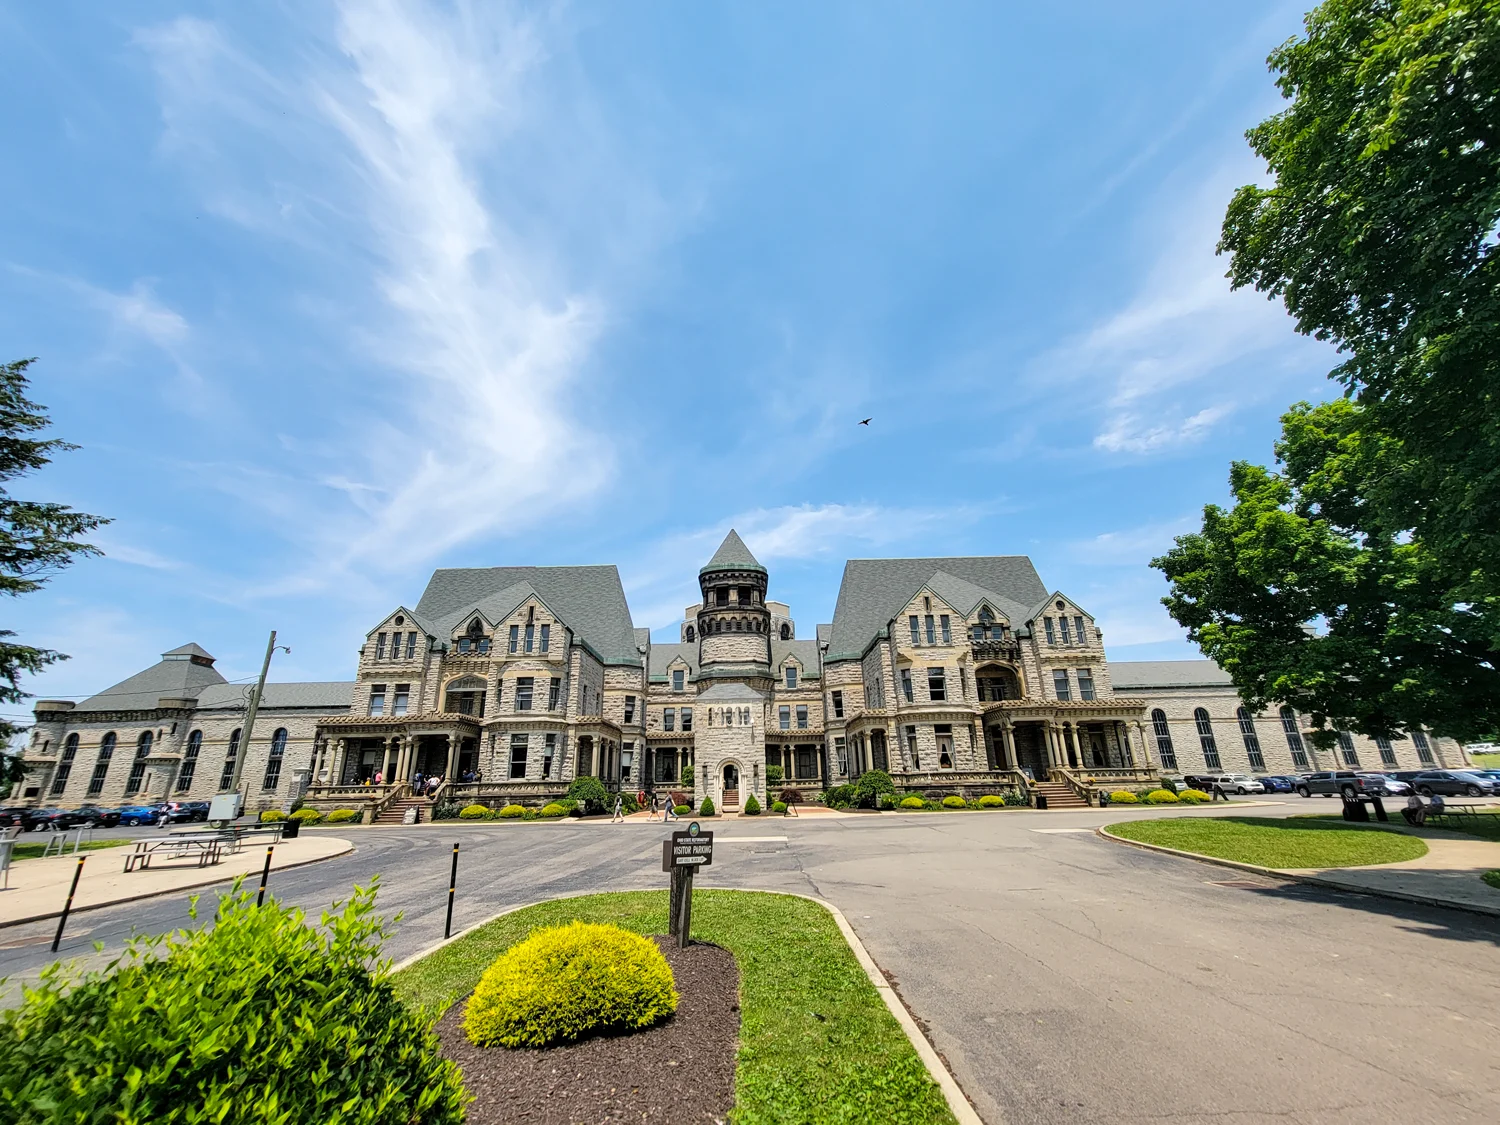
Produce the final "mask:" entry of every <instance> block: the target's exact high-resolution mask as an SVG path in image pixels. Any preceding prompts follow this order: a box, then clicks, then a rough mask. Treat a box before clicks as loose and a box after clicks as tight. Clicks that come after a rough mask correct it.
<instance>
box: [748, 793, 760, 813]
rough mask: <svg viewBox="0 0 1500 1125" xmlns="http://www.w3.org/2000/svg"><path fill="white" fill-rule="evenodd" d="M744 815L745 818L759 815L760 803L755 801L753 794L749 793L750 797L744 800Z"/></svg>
mask: <svg viewBox="0 0 1500 1125" xmlns="http://www.w3.org/2000/svg"><path fill="white" fill-rule="evenodd" d="M745 815H746V816H759V815H760V802H759V801H757V800H756V799H755V794H754V793H751V794H750V796H748V797H746V798H745Z"/></svg>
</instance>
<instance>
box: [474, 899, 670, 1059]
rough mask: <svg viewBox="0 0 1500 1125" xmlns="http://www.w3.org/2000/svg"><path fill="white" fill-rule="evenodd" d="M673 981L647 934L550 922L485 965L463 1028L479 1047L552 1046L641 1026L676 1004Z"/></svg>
mask: <svg viewBox="0 0 1500 1125" xmlns="http://www.w3.org/2000/svg"><path fill="white" fill-rule="evenodd" d="M675 984H676V982H675V981H674V980H673V979H672V969H671V967H670V966H669V965H668V964H667V959H666V958H665V957H663V956H662V955H661V950H660V949H658V948H657V947H656V943H655V942H653V941H652V940H651V939H650V938H644V937H641V935H640V934H633V933H631V932H630V931H629V930H622V929H621V928H620V927H619V926H610V925H601V924H598V923H594V922H570V923H568V924H567V925H566V926H548V927H546V928H544V929H540V930H536V931H535V932H533V933H532V934H531V936H530V937H528V938H526V939H525V940H524V941H521V942H519V943H517V944H516V945H513V946H511V948H510V949H508V950H507V951H506V952H505V953H503V954H501V955H500V957H499V958H498V959H496V961H495V963H494V964H492V965H491V966H490V967H489V968H488V969H486V970H485V971H484V976H482V977H480V978H479V987H477V988H476V989H474V995H473V996H472V997H471V998H470V999H469V1004H468V1007H467V1009H465V1011H464V1033H465V1034H466V1035H468V1037H469V1040H470V1042H472V1043H476V1044H478V1045H479V1046H481V1047H550V1046H552V1045H553V1044H556V1043H573V1042H576V1041H577V1040H579V1039H583V1038H585V1037H586V1036H589V1035H596V1034H599V1033H601V1032H619V1031H638V1030H640V1029H641V1028H645V1027H650V1026H651V1025H652V1024H654V1023H656V1022H658V1021H659V1020H662V1019H665V1018H666V1017H667V1016H669V1015H671V1014H672V1013H673V1012H675V1011H676V1010H677V989H676V987H675Z"/></svg>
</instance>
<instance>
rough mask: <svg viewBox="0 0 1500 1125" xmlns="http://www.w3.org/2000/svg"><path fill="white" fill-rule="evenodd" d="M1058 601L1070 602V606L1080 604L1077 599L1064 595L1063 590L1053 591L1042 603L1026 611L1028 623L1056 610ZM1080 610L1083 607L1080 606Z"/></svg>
mask: <svg viewBox="0 0 1500 1125" xmlns="http://www.w3.org/2000/svg"><path fill="white" fill-rule="evenodd" d="M1058 601H1064V602H1068V603H1069V604H1070V605H1074V606H1078V602H1077V601H1076V600H1075V599H1073V598H1070V597H1068V595H1067V594H1065V593H1063V592H1062V591H1061V590H1053V591H1052V593H1050V594H1048V595H1047V596H1046V597H1044V598H1043V599H1042V600H1041V601H1039V602H1037V604H1036V605H1034V606H1032V607H1031V608H1030V609H1028V610H1027V611H1026V618H1025V619H1026V620H1027V621H1035V620H1036V619H1037V618H1038V617H1040V616H1042V614H1044V613H1047V612H1048V611H1050V610H1053V609H1055V607H1054V605H1053V603H1054V602H1058ZM1078 608H1080V609H1082V608H1083V607H1082V606H1078Z"/></svg>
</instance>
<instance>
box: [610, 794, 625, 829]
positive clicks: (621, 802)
mask: <svg viewBox="0 0 1500 1125" xmlns="http://www.w3.org/2000/svg"><path fill="white" fill-rule="evenodd" d="M624 819H625V798H624V797H622V796H620V795H619V794H618V793H616V794H615V813H614V816H612V817H610V819H609V822H610V823H611V824H618V823H620V822H622V821H623V820H624Z"/></svg>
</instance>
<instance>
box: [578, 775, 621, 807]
mask: <svg viewBox="0 0 1500 1125" xmlns="http://www.w3.org/2000/svg"><path fill="white" fill-rule="evenodd" d="M568 796H569V797H570V798H571V799H573V800H575V801H577V802H578V803H579V805H581V806H582V807H583V811H584V812H585V813H602V812H603V811H604V808H605V806H606V805H609V806H610V807H613V802H612V801H610V799H609V793H608V792H607V791H606V790H605V788H604V782H602V781H600V780H599V779H598V778H597V777H578V778H574V779H573V784H571V785H569V786H568Z"/></svg>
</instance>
